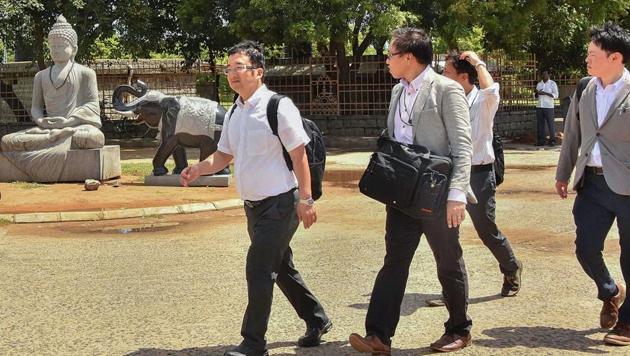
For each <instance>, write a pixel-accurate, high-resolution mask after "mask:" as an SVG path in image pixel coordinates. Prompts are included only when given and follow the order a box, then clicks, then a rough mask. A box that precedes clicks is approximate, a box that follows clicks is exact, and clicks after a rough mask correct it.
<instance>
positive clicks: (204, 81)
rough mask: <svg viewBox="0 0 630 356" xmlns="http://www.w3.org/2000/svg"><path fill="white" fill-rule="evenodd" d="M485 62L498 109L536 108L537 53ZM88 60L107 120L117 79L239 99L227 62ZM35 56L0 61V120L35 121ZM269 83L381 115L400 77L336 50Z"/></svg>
mask: <svg viewBox="0 0 630 356" xmlns="http://www.w3.org/2000/svg"><path fill="white" fill-rule="evenodd" d="M484 60H485V61H486V63H487V65H488V69H489V70H490V72H491V74H492V75H493V77H494V78H495V80H496V81H497V82H499V83H500V85H501V98H502V100H501V106H500V108H499V111H514V110H523V109H528V108H532V107H534V106H535V104H536V100H535V99H534V96H533V94H534V88H535V86H536V83H537V82H538V80H539V79H538V78H537V77H538V75H537V63H536V59H535V57H534V56H531V57H528V58H525V59H509V58H506V57H504V56H489V57H486V58H484ZM433 64H434V68H436V70H437V71H438V72H439V71H441V68H442V67H443V66H444V55H436V56H435V58H434V63H433ZM89 66H90V67H91V68H93V69H94V70H95V71H96V73H97V80H98V87H99V100H100V103H101V109H102V110H101V111H102V118H103V121H116V120H122V119H123V117H121V116H120V115H117V114H116V113H115V111H114V110H113V108H112V106H111V95H112V92H113V90H114V88H115V87H116V86H118V85H120V84H126V83H127V84H128V83H132V82H134V81H135V80H138V79H140V80H142V81H144V82H146V83H147V84H148V86H149V89H151V90H159V91H162V92H163V93H165V94H168V95H191V96H203V97H208V98H211V99H214V100H218V101H220V102H221V103H222V104H224V105H229V104H230V103H231V102H232V101H233V99H234V93H233V92H232V91H231V90H230V88H229V86H228V84H227V80H226V77H225V76H224V75H223V74H222V70H223V67H222V66H213V65H210V64H208V63H202V62H197V63H195V64H193V65H192V66H190V67H186V66H184V61H183V60H97V61H95V62H93V63H90V64H89ZM36 72H37V68H36V66H34V65H33V64H32V63H9V64H2V65H0V84H1V87H0V99H2V100H0V123H20V122H24V123H27V122H30V117H29V112H30V102H31V95H32V80H33V79H32V78H33V76H34V75H35V73H36ZM552 79H554V80H555V81H556V82H557V83H558V86H559V87H560V92H561V95H560V97H561V98H562V97H564V96H568V95H570V93H571V92H572V90H573V88H574V86H575V83H576V82H577V79H578V77H561V78H553V77H552ZM265 81H266V83H267V85H268V86H269V87H270V88H271V89H272V90H275V91H277V92H280V93H283V94H286V95H288V96H289V97H291V98H292V99H293V101H294V102H295V104H296V105H297V106H298V107H299V109H300V110H301V112H302V114H303V115H306V116H319V115H324V116H339V117H346V116H382V115H385V114H386V113H387V109H388V105H389V99H390V95H391V89H392V87H393V85H394V84H395V83H396V82H397V80H395V79H393V78H392V77H391V75H390V74H389V70H388V67H387V65H386V60H385V57H383V56H363V57H360V58H353V57H348V58H346V59H345V62H344V63H341V64H340V63H337V60H336V58H335V57H318V58H306V59H269V60H268V61H267V68H266V72H265Z"/></svg>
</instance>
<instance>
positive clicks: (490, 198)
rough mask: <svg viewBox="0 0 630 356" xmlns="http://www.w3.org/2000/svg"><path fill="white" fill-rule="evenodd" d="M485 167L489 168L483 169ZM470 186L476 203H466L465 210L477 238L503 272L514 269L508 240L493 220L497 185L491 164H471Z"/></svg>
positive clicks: (514, 265)
mask: <svg viewBox="0 0 630 356" xmlns="http://www.w3.org/2000/svg"><path fill="white" fill-rule="evenodd" d="M485 167H489V168H488V169H483V168H485ZM478 168H482V169H478ZM470 186H471V188H472V190H473V193H475V197H477V201H478V203H477V204H467V205H466V211H468V215H470V219H471V220H472V223H473V225H474V226H475V230H477V234H478V235H479V238H480V239H481V241H483V243H484V245H486V247H488V249H489V250H490V252H491V253H492V255H494V258H496V259H497V261H498V262H499V268H500V269H501V272H502V273H503V274H507V273H511V272H514V271H516V270H517V269H518V266H517V264H516V257H515V256H514V251H512V246H511V245H510V241H508V239H507V238H506V237H505V235H504V234H503V233H502V232H501V231H500V230H499V228H498V227H497V223H496V222H495V209H496V199H495V194H496V190H497V186H496V178H495V176H494V171H493V170H492V164H489V165H487V166H473V168H472V172H471V174H470Z"/></svg>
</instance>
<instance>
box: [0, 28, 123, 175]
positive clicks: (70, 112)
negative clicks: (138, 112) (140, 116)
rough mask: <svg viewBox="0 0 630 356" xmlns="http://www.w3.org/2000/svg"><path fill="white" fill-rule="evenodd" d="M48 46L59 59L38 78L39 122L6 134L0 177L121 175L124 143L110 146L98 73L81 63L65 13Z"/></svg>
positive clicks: (34, 110) (35, 108) (35, 109)
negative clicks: (104, 121)
mask: <svg viewBox="0 0 630 356" xmlns="http://www.w3.org/2000/svg"><path fill="white" fill-rule="evenodd" d="M48 46H49V49H50V55H51V57H52V59H53V61H54V64H53V65H52V66H51V67H49V68H46V69H44V70H42V71H39V72H38V73H37V74H36V75H35V81H34V83H33V102H32V105H31V116H32V119H33V122H34V123H35V124H36V125H37V126H36V127H33V128H30V129H27V130H23V131H19V132H16V133H12V134H8V135H4V136H3V137H2V140H1V142H0V148H1V150H0V181H13V180H24V181H34V182H59V181H82V180H84V179H87V178H95V179H109V178H111V177H115V176H119V175H120V150H119V147H118V146H105V147H104V143H105V136H104V135H103V133H102V132H101V130H100V127H101V118H100V108H99V101H98V89H97V86H96V73H95V72H94V71H93V70H92V69H90V68H87V67H84V66H82V65H80V64H78V63H75V61H74V57H75V55H76V53H77V49H78V46H77V33H76V32H75V31H74V30H73V29H72V26H71V25H70V24H69V23H68V22H67V21H66V19H65V18H64V17H63V16H59V17H58V18H57V22H56V23H55V24H54V25H53V27H52V29H51V30H50V32H49V33H48ZM93 149H96V150H93Z"/></svg>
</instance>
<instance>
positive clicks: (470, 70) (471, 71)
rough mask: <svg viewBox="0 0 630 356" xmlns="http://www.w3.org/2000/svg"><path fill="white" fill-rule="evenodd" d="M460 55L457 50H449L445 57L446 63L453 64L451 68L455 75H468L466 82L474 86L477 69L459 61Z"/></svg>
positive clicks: (464, 61)
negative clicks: (453, 69)
mask: <svg viewBox="0 0 630 356" xmlns="http://www.w3.org/2000/svg"><path fill="white" fill-rule="evenodd" d="M460 54H461V53H460V52H459V51H458V50H451V51H449V52H448V54H447V55H446V61H447V62H450V63H452V64H453V68H455V71H456V72H457V74H462V73H466V74H468V82H469V83H470V84H475V82H476V81H477V69H475V67H474V66H473V65H472V64H470V62H468V61H467V60H465V59H459V56H460Z"/></svg>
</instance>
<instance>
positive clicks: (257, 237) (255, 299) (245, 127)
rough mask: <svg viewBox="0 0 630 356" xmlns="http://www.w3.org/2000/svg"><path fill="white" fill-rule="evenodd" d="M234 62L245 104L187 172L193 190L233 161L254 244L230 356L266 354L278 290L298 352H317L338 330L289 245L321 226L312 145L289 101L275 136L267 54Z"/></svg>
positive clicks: (242, 50) (234, 79) (249, 53)
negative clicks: (298, 332)
mask: <svg viewBox="0 0 630 356" xmlns="http://www.w3.org/2000/svg"><path fill="white" fill-rule="evenodd" d="M228 56H229V57H228V64H227V68H226V70H225V72H226V75H227V78H228V83H229V84H230V87H231V88H232V89H233V90H234V91H235V92H237V93H238V95H239V97H238V98H237V100H236V102H235V104H234V106H233V107H232V109H230V115H229V116H228V117H226V119H225V122H224V124H223V131H222V132H221V138H220V140H219V144H218V149H217V151H216V152H215V153H214V154H212V155H211V156H210V157H208V158H207V159H206V160H204V161H202V162H199V163H197V164H195V165H193V166H191V167H188V168H186V169H185V170H184V171H182V173H181V183H182V185H184V186H187V185H188V183H190V182H192V181H194V180H195V179H197V178H198V177H199V176H200V175H205V174H213V173H216V172H218V171H220V170H222V169H223V168H225V167H226V166H227V165H228V164H229V163H230V161H232V159H234V175H235V177H236V188H237V190H238V192H239V193H240V196H241V198H242V199H243V200H244V202H245V207H244V208H245V213H246V216H247V231H248V233H249V238H250V240H251V245H250V246H249V250H248V252H247V262H246V276H247V294H248V304H247V309H246V311H245V316H244V318H243V324H242V328H241V335H242V336H243V342H241V344H240V345H239V346H238V347H237V348H236V349H234V350H230V351H227V352H226V353H225V355H226V356H266V355H268V352H267V340H266V339H265V333H266V331H267V324H268V322H269V314H270V312H271V303H272V297H273V288H274V283H277V284H278V287H280V290H281V291H282V293H284V295H285V296H286V297H287V299H288V300H289V302H290V303H291V305H292V306H293V308H294V309H295V310H296V312H297V314H298V316H299V317H300V318H301V319H303V320H304V321H305V323H306V327H307V328H306V333H305V335H304V336H302V337H300V338H299V340H298V345H299V346H302V347H310V346H317V345H319V343H320V341H321V336H322V335H323V334H325V333H326V332H328V331H329V330H330V328H331V327H332V323H331V322H330V320H329V319H328V317H327V316H326V313H325V312H324V308H323V307H322V305H321V304H320V303H319V301H318V300H317V298H315V296H314V295H313V294H312V293H311V291H309V289H308V288H307V287H306V284H305V283H304V281H303V280H302V277H301V276H300V273H299V272H298V271H297V269H296V268H295V266H294V265H293V252H292V250H291V247H290V246H289V243H290V242H291V238H292V237H293V234H294V233H295V231H296V229H297V227H298V225H299V221H302V222H303V223H304V227H305V228H307V229H308V228H309V227H310V226H311V225H312V224H313V223H315V221H316V220H317V213H316V211H315V206H314V201H313V199H312V197H311V181H310V173H309V166H308V161H307V156H306V150H305V145H306V144H308V142H309V138H308V136H307V135H306V133H305V131H304V128H303V127H302V120H301V117H300V112H299V111H298V109H297V107H295V105H294V104H293V102H291V100H290V99H288V98H283V99H282V100H281V101H280V103H279V105H278V115H277V116H278V135H279V137H278V136H275V135H274V134H273V133H272V131H271V127H270V125H269V121H268V118H267V103H268V102H269V99H270V98H271V96H272V95H273V94H275V93H274V92H272V91H270V90H269V89H267V87H266V86H265V85H264V84H263V75H264V70H265V62H264V61H265V58H264V56H263V51H262V47H261V46H260V45H258V44H257V43H255V42H252V41H245V42H241V43H239V44H237V45H235V46H234V47H232V48H231V49H230V50H229V51H228ZM281 141H282V142H281ZM282 145H284V148H285V149H286V150H287V152H288V153H289V155H290V157H291V161H292V162H293V171H289V169H288V168H287V165H286V162H285V160H284V157H283V150H282Z"/></svg>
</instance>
